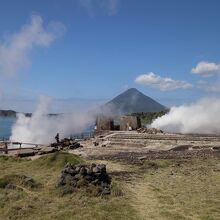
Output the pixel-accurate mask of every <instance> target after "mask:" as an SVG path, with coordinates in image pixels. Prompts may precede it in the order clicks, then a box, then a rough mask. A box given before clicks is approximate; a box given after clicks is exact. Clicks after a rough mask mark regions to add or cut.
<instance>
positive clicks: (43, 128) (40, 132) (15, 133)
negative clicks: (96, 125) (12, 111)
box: [10, 97, 95, 144]
mask: <svg viewBox="0 0 220 220" xmlns="http://www.w3.org/2000/svg"><path fill="white" fill-rule="evenodd" d="M50 101H51V100H50V99H49V98H45V97H42V98H41V99H40V102H39V104H38V106H37V109H36V111H35V112H34V113H33V115H32V117H26V116H25V115H24V114H18V116H17V117H18V118H17V121H16V123H15V125H14V126H13V128H12V135H11V137H10V140H11V141H19V142H26V143H37V144H38V143H39V144H48V143H51V142H53V141H54V136H55V135H56V133H57V132H58V133H59V134H60V137H61V138H63V137H68V136H69V135H71V134H74V133H81V132H83V131H84V130H85V129H86V128H88V126H89V125H91V124H92V123H93V122H94V121H95V114H93V113H92V112H90V113H88V112H74V113H68V114H60V115H58V116H48V115H47V114H48V108H49V104H50Z"/></svg>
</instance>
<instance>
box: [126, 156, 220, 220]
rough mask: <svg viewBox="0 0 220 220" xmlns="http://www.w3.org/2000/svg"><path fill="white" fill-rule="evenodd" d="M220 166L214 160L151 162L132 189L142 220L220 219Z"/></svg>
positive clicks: (135, 204) (143, 169) (144, 168)
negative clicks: (219, 168)
mask: <svg viewBox="0 0 220 220" xmlns="http://www.w3.org/2000/svg"><path fill="white" fill-rule="evenodd" d="M218 167H220V161H219V160H218V159H212V158H209V159H194V160H154V161H147V162H146V163H145V164H144V166H143V167H142V172H144V180H142V179H140V180H138V182H137V184H136V187H135V185H134V186H133V188H131V187H130V188H131V192H133V197H132V198H133V204H134V207H135V208H136V210H139V211H138V212H139V213H140V216H141V217H142V219H169V220H170V219H171V220H172V219H173V220H174V219H176V220H179V219H187V220H188V219H204V220H205V219H206V220H208V219H210V220H211V219H213V220H214V219H220V187H219V186H220V185H219V183H220V170H219V171H218ZM216 168H217V169H216Z"/></svg>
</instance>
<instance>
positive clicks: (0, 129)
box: [0, 117, 94, 140]
mask: <svg viewBox="0 0 220 220" xmlns="http://www.w3.org/2000/svg"><path fill="white" fill-rule="evenodd" d="M15 122H16V117H0V140H8V139H9V138H10V136H11V131H12V127H13V125H14V124H15ZM93 129H94V125H91V126H89V127H88V128H87V129H86V130H85V131H84V132H82V133H78V134H72V135H71V137H72V138H77V139H83V138H89V137H91V136H92V135H93Z"/></svg>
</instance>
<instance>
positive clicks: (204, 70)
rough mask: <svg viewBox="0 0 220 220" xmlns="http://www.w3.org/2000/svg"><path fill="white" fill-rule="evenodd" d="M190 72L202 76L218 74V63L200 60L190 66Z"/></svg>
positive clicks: (219, 65) (219, 66)
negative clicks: (194, 65)
mask: <svg viewBox="0 0 220 220" xmlns="http://www.w3.org/2000/svg"><path fill="white" fill-rule="evenodd" d="M192 73H195V74H199V75H202V76H212V75H213V74H220V64H217V63H209V62H205V61H202V62H200V63H198V64H197V66H196V67H194V68H192Z"/></svg>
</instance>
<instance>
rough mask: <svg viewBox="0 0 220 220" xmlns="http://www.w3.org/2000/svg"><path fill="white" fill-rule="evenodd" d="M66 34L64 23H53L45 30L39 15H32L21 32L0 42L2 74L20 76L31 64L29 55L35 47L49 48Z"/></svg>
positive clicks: (0, 70)
mask: <svg viewBox="0 0 220 220" xmlns="http://www.w3.org/2000/svg"><path fill="white" fill-rule="evenodd" d="M64 32H65V26H64V25H63V24H62V23H60V22H54V21H53V22H50V23H49V24H48V26H47V27H46V28H45V27H44V26H43V19H42V18H41V17H40V16H39V15H32V16H31V19H30V22H29V23H28V24H25V25H24V26H23V27H22V28H21V30H20V31H19V32H17V33H14V34H13V35H11V36H10V37H8V38H7V39H6V40H5V42H3V43H1V42H0V74H1V73H3V74H6V75H9V76H13V75H16V74H18V73H19V71H21V70H22V69H23V68H25V67H27V66H28V65H29V64H30V60H29V58H28V55H29V52H30V51H31V50H32V48H33V47H34V46H41V47H48V46H49V45H50V44H51V43H52V42H53V41H54V40H55V39H57V38H58V37H60V36H62V34H63V33H64Z"/></svg>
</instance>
